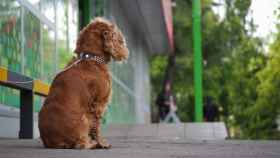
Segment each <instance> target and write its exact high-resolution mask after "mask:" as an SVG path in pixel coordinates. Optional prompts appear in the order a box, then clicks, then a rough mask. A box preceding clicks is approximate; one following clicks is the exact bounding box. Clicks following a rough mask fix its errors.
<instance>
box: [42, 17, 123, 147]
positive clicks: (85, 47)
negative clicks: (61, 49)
mask: <svg viewBox="0 0 280 158" xmlns="http://www.w3.org/2000/svg"><path fill="white" fill-rule="evenodd" d="M75 53H76V54H77V57H75V58H73V59H72V61H71V62H70V63H69V64H68V66H67V68H66V69H65V70H64V71H62V72H61V73H59V74H58V75H57V76H56V77H55V79H54V81H53V82H52V85H51V87H50V92H49V95H48V96H47V98H46V100H45V102H44V105H43V107H42V109H41V111H40V113H39V130H40V136H41V139H42V141H43V144H44V146H45V147H47V148H69V149H70V148H74V149H95V148H110V146H111V145H110V144H108V143H107V142H106V141H105V140H104V139H102V138H101V135H100V120H101V118H102V115H103V113H104V111H105V110H106V107H107V103H108V101H109V98H110V95H111V88H112V81H111V76H110V73H109V70H108V65H107V63H108V62H109V61H110V59H111V58H113V59H114V60H117V61H121V60H125V59H127V58H128V49H127V47H126V43H125V39H124V37H123V35H122V33H121V32H120V31H119V29H118V28H117V26H115V25H114V24H112V23H110V22H108V21H106V20H104V19H102V18H96V19H95V20H94V21H93V22H91V23H90V24H88V25H87V26H86V27H85V28H84V29H83V30H82V31H81V32H80V34H79V37H78V40H77V46H76V50H75Z"/></svg>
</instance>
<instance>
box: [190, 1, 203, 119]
mask: <svg viewBox="0 0 280 158" xmlns="http://www.w3.org/2000/svg"><path fill="white" fill-rule="evenodd" d="M192 14H193V47H194V48H193V50H194V86H195V87H194V90H195V121H196V122H201V121H202V118H203V111H202V103H203V99H202V96H203V94H202V54H201V20H200V17H201V9H200V0H193V9H192Z"/></svg>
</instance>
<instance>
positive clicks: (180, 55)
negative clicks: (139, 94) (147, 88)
mask: <svg viewBox="0 0 280 158" xmlns="http://www.w3.org/2000/svg"><path fill="white" fill-rule="evenodd" d="M176 3H177V6H176V8H175V10H174V30H175V42H176V44H175V45H176V48H175V51H176V54H177V56H176V71H175V73H174V76H175V77H174V85H173V91H174V92H175V94H176V97H177V105H178V109H179V110H178V115H179V117H180V118H181V120H182V121H193V113H194V107H193V106H194V92H193V59H192V58H193V57H192V15H191V1H189V0H177V1H176ZM212 4H213V2H212V0H203V1H202V50H203V59H204V62H203V63H204V70H203V89H204V92H203V93H204V96H211V97H212V98H213V99H214V101H215V103H216V104H217V105H218V106H219V109H220V115H221V116H220V120H221V121H224V122H225V123H226V124H227V127H228V129H229V131H230V135H231V136H232V138H243V139H276V138H279V132H277V131H276V127H277V126H276V118H277V116H278V115H279V113H280V110H279V109H280V106H279V105H278V103H280V93H279V91H280V69H279V68H280V52H279V50H280V25H279V26H278V33H276V35H275V40H274V42H273V43H272V44H271V46H270V47H269V53H268V55H267V53H265V49H264V47H265V46H264V44H263V41H262V40H261V39H259V38H257V37H254V36H253V35H252V33H253V32H254V31H255V29H256V26H255V25H254V23H253V21H252V19H248V17H247V14H248V11H249V7H250V5H251V0H225V8H226V16H225V18H224V19H219V15H216V14H214V12H213V10H212V9H213V7H214V6H212ZM166 59H167V58H166V57H162V56H161V57H159V56H155V57H152V59H151V77H152V84H153V94H154V95H153V96H155V94H157V93H158V92H159V91H160V90H161V84H162V78H163V76H164V73H165V66H166V63H167V61H166ZM153 99H155V98H154V97H153Z"/></svg>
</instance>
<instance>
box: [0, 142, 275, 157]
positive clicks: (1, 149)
mask: <svg viewBox="0 0 280 158" xmlns="http://www.w3.org/2000/svg"><path fill="white" fill-rule="evenodd" d="M108 140H109V142H111V144H112V145H113V147H112V148H111V149H109V150H69V149H45V148H43V146H42V144H41V142H40V141H39V140H18V139H0V158H280V141H238V140H235V141H231V140H219V141H214V140H213V141H209V140H208V141H197V140H196V141H194V140H193V141H191V140H179V139H178V138H177V139H175V138H174V139H170V138H169V139H166V138H159V137H131V138H128V137H111V138H109V139H108Z"/></svg>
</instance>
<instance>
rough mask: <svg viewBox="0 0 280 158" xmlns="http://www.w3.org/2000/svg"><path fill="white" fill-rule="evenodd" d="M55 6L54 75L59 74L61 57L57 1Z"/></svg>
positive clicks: (54, 2)
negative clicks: (59, 52)
mask: <svg viewBox="0 0 280 158" xmlns="http://www.w3.org/2000/svg"><path fill="white" fill-rule="evenodd" d="M53 5H54V24H55V30H54V62H55V63H54V67H55V70H54V71H55V72H54V74H56V73H58V70H59V67H58V66H59V55H58V50H57V45H58V44H57V42H58V41H57V39H58V37H57V36H58V35H57V30H58V26H57V2H56V0H54V1H53Z"/></svg>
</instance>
